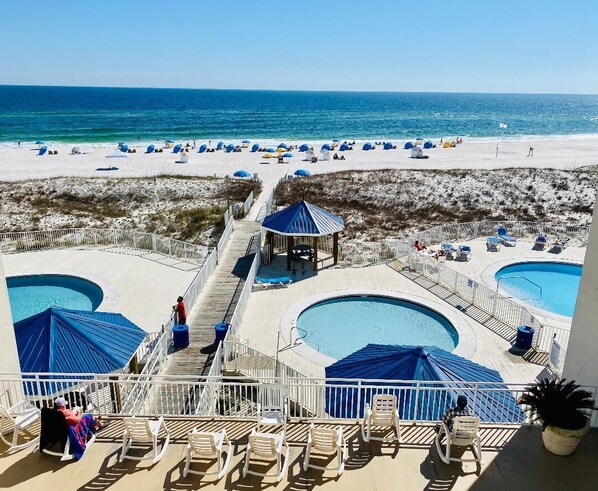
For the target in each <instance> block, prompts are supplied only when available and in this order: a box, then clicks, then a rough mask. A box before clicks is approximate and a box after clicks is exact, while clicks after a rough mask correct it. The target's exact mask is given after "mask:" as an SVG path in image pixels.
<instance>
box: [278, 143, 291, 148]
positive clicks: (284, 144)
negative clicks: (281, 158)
mask: <svg viewBox="0 0 598 491" xmlns="http://www.w3.org/2000/svg"><path fill="white" fill-rule="evenodd" d="M277 148H283V149H284V150H286V149H287V148H289V147H288V146H287V144H286V143H281V144H279V145H278V147H277Z"/></svg>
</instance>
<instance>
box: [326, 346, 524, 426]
mask: <svg viewBox="0 0 598 491" xmlns="http://www.w3.org/2000/svg"><path fill="white" fill-rule="evenodd" d="M341 378H342V379H362V380H367V379H370V380H374V379H378V380H389V381H396V382H371V383H365V384H363V383H362V386H364V385H365V386H366V387H364V388H363V389H361V390H359V389H355V390H347V389H343V390H340V389H339V388H336V387H335V386H334V381H333V380H332V379H341ZM326 379H327V385H328V387H327V388H326V412H327V413H328V414H330V415H331V416H333V417H349V418H351V419H353V418H361V417H363V411H364V407H365V404H366V403H369V402H370V401H371V400H372V396H373V395H374V394H375V393H377V392H382V391H383V390H382V388H381V387H380V388H378V386H381V385H383V386H384V387H385V389H384V392H385V393H389V392H390V393H391V394H392V393H394V394H395V395H396V396H397V399H398V407H399V415H400V418H401V419H406V420H411V419H414V418H415V419H417V420H423V421H440V420H441V419H442V415H443V414H444V411H445V410H446V409H447V408H449V407H453V406H454V405H455V403H456V400H457V395H459V394H465V395H466V396H467V398H468V400H469V406H470V407H471V409H472V410H473V412H474V414H475V415H476V416H478V417H479V418H480V419H481V420H482V421H483V422H496V421H500V422H504V423H507V422H508V423H522V422H523V421H524V419H525V416H524V414H523V412H522V411H521V408H520V407H519V405H518V404H517V401H516V400H515V398H514V397H513V396H512V394H511V392H510V391H509V390H505V386H504V385H502V384H503V383H504V381H503V379H502V377H501V376H500V374H499V373H498V372H497V371H496V370H491V369H490V368H487V367H485V366H483V365H479V364H478V363H474V362H472V361H470V360H468V359H466V358H462V357H460V356H458V355H454V354H452V353H449V352H448V351H444V350H443V349H440V348H438V347H436V346H395V345H380V344H368V345H367V346H365V347H364V348H361V349H360V350H358V351H356V352H355V353H352V354H350V355H349V356H347V357H345V358H342V359H341V360H338V361H337V362H336V363H333V364H332V365H330V366H328V367H326ZM399 381H407V382H399ZM411 381H416V382H411ZM417 381H419V386H420V391H419V394H417V393H416V391H415V390H414V388H415V386H416V383H417ZM455 382H457V384H455ZM475 382H480V384H479V385H478V384H476V383H475ZM339 385H345V386H346V385H352V384H351V382H347V381H346V380H345V381H344V382H340V383H339ZM355 385H356V383H355ZM388 386H391V387H396V389H395V390H393V389H390V391H389V390H387V388H388ZM452 387H454V389H452ZM439 389H440V390H439ZM358 392H360V393H359V394H358Z"/></svg>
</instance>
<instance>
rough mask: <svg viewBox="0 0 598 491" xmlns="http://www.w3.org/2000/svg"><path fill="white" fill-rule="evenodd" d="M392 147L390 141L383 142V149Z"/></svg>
mask: <svg viewBox="0 0 598 491" xmlns="http://www.w3.org/2000/svg"><path fill="white" fill-rule="evenodd" d="M392 148H393V145H392V142H386V143H385V144H384V150H392Z"/></svg>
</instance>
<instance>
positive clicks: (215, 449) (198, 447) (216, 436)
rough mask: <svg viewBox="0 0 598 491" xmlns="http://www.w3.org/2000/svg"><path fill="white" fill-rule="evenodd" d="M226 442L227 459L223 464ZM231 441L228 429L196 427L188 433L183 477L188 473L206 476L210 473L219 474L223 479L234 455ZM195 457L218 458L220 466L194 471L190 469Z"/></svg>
mask: <svg viewBox="0 0 598 491" xmlns="http://www.w3.org/2000/svg"><path fill="white" fill-rule="evenodd" d="M225 443H226V460H225V461H224V465H223V464H222V453H223V446H224V444H225ZM231 449H232V447H231V443H230V440H229V439H228V436H226V430H222V431H220V432H203V431H199V430H198V429H197V428H194V429H193V431H191V432H190V433H189V434H188V435H187V449H186V452H187V457H186V459H185V468H184V469H183V477H187V474H196V475H200V476H206V475H209V474H217V476H218V479H222V477H224V475H225V474H226V471H227V470H228V466H229V464H230V459H231V457H232V455H233V453H232V451H231ZM193 459H210V460H214V459H216V461H217V463H218V468H217V470H216V471H212V472H200V471H192V470H191V469H190V466H191V463H192V461H193Z"/></svg>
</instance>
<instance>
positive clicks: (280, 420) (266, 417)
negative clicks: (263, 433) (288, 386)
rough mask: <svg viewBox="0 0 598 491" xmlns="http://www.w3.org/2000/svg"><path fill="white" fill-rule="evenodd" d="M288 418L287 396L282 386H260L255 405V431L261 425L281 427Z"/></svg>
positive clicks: (284, 427) (284, 425)
mask: <svg viewBox="0 0 598 491" xmlns="http://www.w3.org/2000/svg"><path fill="white" fill-rule="evenodd" d="M287 418H288V402H287V394H286V391H285V388H284V386H283V385H280V384H260V386H259V394H258V405H257V431H260V428H261V427H262V426H263V425H282V427H283V430H284V429H286V424H287Z"/></svg>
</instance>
